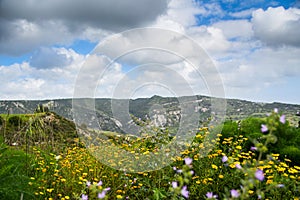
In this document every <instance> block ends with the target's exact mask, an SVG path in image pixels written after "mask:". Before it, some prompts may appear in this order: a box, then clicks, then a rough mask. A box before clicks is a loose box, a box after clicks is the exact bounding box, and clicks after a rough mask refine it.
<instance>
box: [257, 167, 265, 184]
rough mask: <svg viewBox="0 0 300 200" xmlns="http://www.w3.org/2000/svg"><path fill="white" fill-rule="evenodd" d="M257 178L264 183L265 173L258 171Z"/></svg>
mask: <svg viewBox="0 0 300 200" xmlns="http://www.w3.org/2000/svg"><path fill="white" fill-rule="evenodd" d="M255 178H257V179H258V180H259V181H263V180H264V179H265V176H264V172H263V171H262V170H260V169H258V170H256V172H255Z"/></svg>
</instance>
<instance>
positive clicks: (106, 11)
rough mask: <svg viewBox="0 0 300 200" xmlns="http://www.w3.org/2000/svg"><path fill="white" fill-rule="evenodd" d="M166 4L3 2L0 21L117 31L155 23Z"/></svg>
mask: <svg viewBox="0 0 300 200" xmlns="http://www.w3.org/2000/svg"><path fill="white" fill-rule="evenodd" d="M167 3H168V2H167V1H166V0H159V1H151V0H140V1H135V0H123V1H119V0H110V1H106V0H65V1H59V0H45V1H42V2H41V1H38V0H33V1H32V0H24V1H22V2H20V1H18V0H2V1H1V12H0V13H1V18H4V19H9V20H14V19H26V20H28V21H39V20H46V21H47V20H55V19H58V20H63V21H65V23H66V25H67V27H68V28H69V29H76V28H80V27H81V25H82V24H90V25H92V26H97V27H99V28H103V29H110V30H120V29H122V28H130V27H136V26H139V25H141V24H144V23H145V22H149V21H152V20H155V19H156V17H157V16H158V15H159V14H161V13H162V12H164V11H165V9H166V8H167ZM134 8H138V9H134Z"/></svg>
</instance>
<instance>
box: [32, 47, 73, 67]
mask: <svg viewBox="0 0 300 200" xmlns="http://www.w3.org/2000/svg"><path fill="white" fill-rule="evenodd" d="M70 63H71V60H70V58H68V57H67V54H64V53H63V52H59V50H58V49H55V48H46V47H41V48H39V49H38V50H37V51H36V52H35V53H34V54H33V56H32V57H31V59H30V63H29V64H30V65H31V66H32V67H36V68H54V67H64V66H66V65H68V64H70Z"/></svg>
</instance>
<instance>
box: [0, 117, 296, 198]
mask: <svg viewBox="0 0 300 200" xmlns="http://www.w3.org/2000/svg"><path fill="white" fill-rule="evenodd" d="M44 116H50V115H49V114H48V115H46V114H39V115H38V116H37V115H25V116H19V117H20V118H22V119H23V122H24V123H25V124H26V125H28V126H27V128H26V129H21V130H26V131H27V133H29V132H28V131H29V130H30V131H31V132H35V131H38V130H39V129H38V127H36V125H35V123H34V120H32V119H36V120H37V121H39V122H42V121H43V120H41V119H44V118H43V117H44ZM27 117H28V118H27ZM2 118H4V119H5V116H2ZM25 118H26V119H25ZM38 119H39V120H38ZM55 119H58V118H53V123H58V124H60V125H61V126H57V127H56V128H57V129H55V128H49V127H55V126H54V125H53V124H51V123H48V122H47V123H48V125H47V126H46V125H44V127H43V128H42V130H43V131H46V133H47V134H44V135H43V136H42V138H43V141H44V143H42V142H38V140H37V138H39V137H35V136H36V135H37V134H33V133H32V135H30V137H28V138H27V141H26V140H24V141H23V140H19V141H18V143H19V144H20V145H18V146H9V145H7V144H6V143H7V141H6V142H5V140H7V139H6V138H4V137H3V135H2V136H1V139H0V180H1V181H0V199H47V200H51V199H299V197H300V174H299V173H300V167H299V164H298V163H297V160H293V159H291V157H293V155H295V154H296V155H298V154H297V150H295V148H296V149H299V145H300V135H299V130H298V129H296V128H294V127H291V126H290V125H289V124H288V121H286V120H285V119H284V116H283V115H281V114H279V113H277V111H276V112H273V113H272V114H271V115H270V116H269V117H267V118H264V119H251V118H250V119H246V120H244V121H243V122H242V124H241V127H239V125H238V124H237V122H226V123H225V124H224V129H223V131H222V132H220V133H218V134H217V137H216V138H213V139H212V140H214V141H209V142H204V141H205V138H207V137H208V136H209V135H210V133H212V131H214V128H213V127H202V128H200V129H199V130H198V131H197V133H196V135H195V137H194V140H193V141H192V142H191V143H186V144H181V145H183V148H181V149H180V152H179V155H178V156H175V157H173V158H172V159H173V162H172V163H171V164H170V165H166V166H165V167H163V168H161V169H159V170H154V171H148V172H147V171H142V172H136V171H135V172H134V173H133V172H130V169H128V170H127V171H121V170H117V169H114V168H117V167H118V166H119V167H121V166H122V165H125V164H126V166H128V163H130V164H131V165H130V166H132V167H133V168H134V167H136V166H138V164H144V163H143V162H146V161H147V159H145V160H140V159H141V157H142V156H147V155H149V156H150V154H151V153H153V154H154V155H155V154H156V153H157V154H158V153H159V152H160V151H165V152H163V153H169V152H172V151H174V149H168V148H161V147H162V145H161V144H168V143H170V142H172V141H173V139H174V138H173V137H170V136H169V135H168V134H165V133H164V132H159V134H157V135H156V136H153V135H149V136H145V137H143V138H138V137H133V136H124V135H119V134H117V133H113V132H101V133H97V134H98V136H99V137H96V138H95V137H87V138H77V137H76V135H74V134H73V133H72V130H73V129H70V128H68V127H67V124H68V122H67V121H63V122H62V121H55ZM61 120H62V119H61ZM29 122H30V124H28V123H29ZM5 123H6V125H7V126H10V127H9V128H8V129H7V130H6V131H7V132H6V135H5V137H8V135H9V134H13V133H12V132H10V131H14V128H13V126H11V125H8V123H7V122H5ZM43 123H45V122H44V121H43ZM3 124H4V123H3V122H2V125H3ZM15 125H17V126H18V124H15ZM2 127H3V126H2ZM61 127H64V128H61ZM48 128H49V129H48ZM73 128H74V127H73ZM16 130H18V128H17V129H16ZM1 131H2V132H3V131H4V130H3V128H2V129H1ZM51 131H52V135H51V137H50V136H49V133H50V132H51ZM64 131H66V132H68V134H65V133H64ZM58 133H59V135H60V137H54V136H55V135H57V134H58ZM70 133H72V134H70ZM39 134H41V132H39ZM99 134H102V136H105V137H100V135H99ZM31 137H32V138H31ZM52 137H53V140H51V139H52ZM9 138H11V137H9ZM60 138H63V140H61V139H60ZM103 138H108V139H106V140H105V139H103ZM25 139H26V137H25ZM95 139H96V140H97V144H98V146H97V145H95V146H90V145H89V144H90V143H89V140H91V141H93V143H95ZM291 140H292V141H291ZM46 141H48V142H46ZM49 141H52V142H55V145H52V142H51V143H49ZM106 144H110V145H112V146H115V147H118V149H119V150H120V152H118V151H115V152H111V151H110V149H109V148H108V149H106V153H105V154H104V155H103V156H102V157H100V160H99V159H97V158H96V157H95V156H93V152H95V151H97V148H101V146H103V145H104V146H105V145H106ZM210 144H214V145H212V146H209V145H210ZM86 146H89V147H90V148H88V149H87V148H86ZM276 147H280V148H286V149H288V148H290V149H292V150H290V151H291V152H292V153H291V152H288V151H287V153H285V154H280V152H278V148H276ZM292 147H294V150H293V148H292ZM205 148H210V151H209V153H208V154H207V155H202V154H201V153H200V152H203V149H205ZM98 150H99V149H98ZM121 150H126V151H127V152H129V153H130V154H131V155H132V156H131V157H130V158H131V159H128V158H123V157H121V156H120V155H121ZM101 152H104V151H103V149H102V150H101ZM295 152H296V153H295ZM98 158H99V157H98ZM101 159H106V160H105V162H108V163H109V165H110V166H116V167H114V168H112V167H109V166H107V165H104V164H103V163H104V162H103V160H101ZM116 161H117V162H116ZM135 169H136V168H135Z"/></svg>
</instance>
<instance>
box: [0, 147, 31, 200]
mask: <svg viewBox="0 0 300 200" xmlns="http://www.w3.org/2000/svg"><path fill="white" fill-rule="evenodd" d="M29 160H30V158H29V157H28V155H26V153H25V152H24V151H22V150H17V149H15V148H12V147H9V146H7V145H5V144H3V143H2V142H1V143H0V199H20V197H21V195H23V198H24V199H32V198H33V197H34V196H33V195H32V194H33V192H32V188H31V187H29V185H28V182H29V177H28V176H27V175H28V172H29V170H28V168H29Z"/></svg>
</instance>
